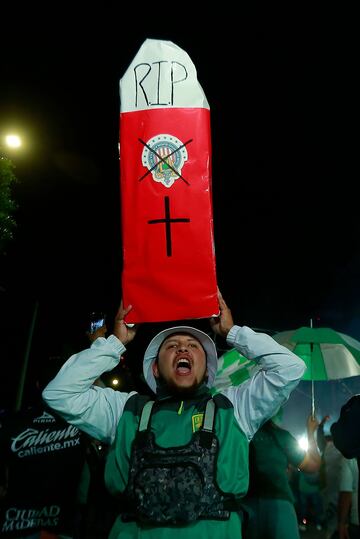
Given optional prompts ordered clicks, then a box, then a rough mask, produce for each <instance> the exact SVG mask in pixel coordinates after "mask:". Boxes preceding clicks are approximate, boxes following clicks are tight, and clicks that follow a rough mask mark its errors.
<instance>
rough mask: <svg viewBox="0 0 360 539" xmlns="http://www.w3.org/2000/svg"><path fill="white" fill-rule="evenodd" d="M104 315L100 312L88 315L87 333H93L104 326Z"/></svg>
mask: <svg viewBox="0 0 360 539" xmlns="http://www.w3.org/2000/svg"><path fill="white" fill-rule="evenodd" d="M105 318H106V317H105V314H104V313H101V312H96V311H94V312H92V313H91V315H90V325H89V332H90V333H95V331H97V330H98V329H99V328H102V327H103V326H104V325H105Z"/></svg>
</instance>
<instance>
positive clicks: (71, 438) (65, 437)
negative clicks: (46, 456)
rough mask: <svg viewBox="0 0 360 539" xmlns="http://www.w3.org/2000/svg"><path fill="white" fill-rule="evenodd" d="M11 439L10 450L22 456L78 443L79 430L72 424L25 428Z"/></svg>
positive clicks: (38, 453)
mask: <svg viewBox="0 0 360 539" xmlns="http://www.w3.org/2000/svg"><path fill="white" fill-rule="evenodd" d="M11 440H12V443H11V446H10V449H11V451H12V452H13V453H16V454H17V456H18V457H19V458H24V457H29V456H32V455H40V454H42V453H49V452H52V451H60V450H63V449H64V450H65V449H69V448H72V447H75V446H77V445H80V432H79V429H78V428H77V427H74V426H73V425H68V426H67V427H65V428H63V429H53V430H51V429H50V428H46V429H44V430H40V429H35V428H27V429H25V430H23V431H22V432H20V433H19V434H18V435H17V436H15V437H13V438H11Z"/></svg>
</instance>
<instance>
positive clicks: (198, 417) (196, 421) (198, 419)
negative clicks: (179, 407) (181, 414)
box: [191, 414, 204, 432]
mask: <svg viewBox="0 0 360 539" xmlns="http://www.w3.org/2000/svg"><path fill="white" fill-rule="evenodd" d="M203 419H204V414H195V415H193V416H192V418H191V421H192V431H193V432H195V431H197V430H199V428H200V427H201V426H202V424H203Z"/></svg>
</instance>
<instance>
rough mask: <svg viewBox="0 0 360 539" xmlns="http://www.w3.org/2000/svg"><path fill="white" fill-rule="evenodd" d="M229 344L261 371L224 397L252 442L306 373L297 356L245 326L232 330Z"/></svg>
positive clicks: (227, 390) (271, 339)
mask: <svg viewBox="0 0 360 539" xmlns="http://www.w3.org/2000/svg"><path fill="white" fill-rule="evenodd" d="M227 342H228V344H229V345H230V346H233V347H235V348H236V350H238V352H240V353H241V354H242V355H243V356H245V357H246V358H247V359H251V360H254V361H256V362H257V363H258V367H259V369H258V370H257V372H255V374H254V375H253V376H252V377H251V378H250V379H249V380H246V381H245V382H243V383H242V384H240V385H239V386H236V387H234V386H233V387H229V388H227V389H225V390H223V391H221V393H222V394H223V395H226V397H227V398H228V399H229V400H230V401H231V403H232V405H233V406H234V415H235V418H236V420H237V422H238V423H239V425H240V428H241V430H242V431H243V432H244V433H245V434H246V436H247V437H248V439H249V440H251V438H252V437H253V436H254V434H255V432H256V431H257V430H258V429H259V427H260V426H261V425H262V424H263V423H264V422H265V421H266V420H267V419H269V418H270V417H272V416H273V415H274V414H275V412H276V411H277V410H278V408H279V407H280V406H281V405H282V404H283V403H284V402H285V401H286V400H287V399H288V398H289V395H290V393H291V391H292V390H293V389H294V388H295V387H296V386H297V384H298V383H299V381H300V379H301V377H302V375H303V374H304V372H305V370H306V366H305V363H304V362H303V360H302V359H300V358H299V357H298V356H297V355H295V354H293V352H290V350H288V349H287V348H285V347H284V346H282V345H280V344H279V343H277V342H276V341H275V340H274V339H273V338H272V337H270V336H269V335H266V334H265V333H256V332H255V331H253V330H252V329H250V328H248V327H246V326H243V327H239V326H234V327H232V328H231V330H230V332H229V334H228V336H227Z"/></svg>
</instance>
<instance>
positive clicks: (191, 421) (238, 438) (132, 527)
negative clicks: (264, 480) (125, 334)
mask: <svg viewBox="0 0 360 539" xmlns="http://www.w3.org/2000/svg"><path fill="white" fill-rule="evenodd" d="M209 397H210V393H209V392H208V391H201V392H199V394H198V396H197V397H196V398H190V399H187V400H184V401H181V400H178V399H175V398H164V399H162V400H161V403H160V405H159V406H158V407H157V408H156V411H155V413H154V414H153V416H152V419H151V427H152V430H153V431H154V434H155V440H156V443H157V444H158V445H159V446H161V447H165V448H166V447H175V446H181V445H186V444H188V443H189V442H190V440H191V437H192V434H193V432H195V431H196V430H197V429H198V428H199V427H200V426H201V425H202V419H203V415H204V410H205V406H206V401H207V400H208V398H209ZM220 397H221V398H219V399H218V400H217V399H216V397H214V399H215V401H217V412H216V418H215V433H216V435H217V437H218V439H219V446H220V448H219V455H218V463H217V482H218V486H219V488H220V489H221V490H222V491H224V492H229V493H232V494H234V495H235V496H236V498H239V499H240V498H242V496H244V494H245V493H246V491H247V488H248V482H249V471H248V441H247V438H246V436H245V434H244V433H243V432H242V430H241V429H240V427H239V425H238V423H237V421H236V419H235V417H234V413H233V407H232V405H231V403H230V402H229V401H228V400H227V399H226V398H224V397H222V396H220ZM146 400H147V399H146V397H145V398H144V397H140V396H137V397H136V398H134V399H129V401H128V403H127V404H128V405H127V406H125V410H124V413H123V415H122V417H121V419H120V421H119V424H118V429H117V434H116V439H115V442H114V444H113V446H112V448H111V450H110V452H109V455H108V459H107V464H106V469H105V481H106V484H107V487H108V488H109V490H110V492H112V493H113V494H115V495H116V494H119V493H122V492H123V491H124V490H125V487H126V485H127V482H128V472H129V462H130V454H131V445H132V442H133V440H134V438H135V435H136V432H137V429H138V425H139V420H140V416H141V411H142V408H143V405H144V403H145V402H146ZM120 511H121V507H120V508H119V512H120ZM169 534H171V538H172V539H183V538H184V539H185V538H186V539H189V538H192V537H194V538H195V537H196V538H197V539H198V537H199V536H204V537H206V536H208V535H209V536H211V537H214V538H215V539H227V538H229V537H238V538H241V517H240V516H239V515H238V514H237V513H232V514H231V517H230V519H229V520H227V521H216V520H199V521H196V522H194V523H191V524H187V525H184V526H179V525H177V526H161V527H152V526H149V525H147V526H145V525H140V524H137V523H135V522H126V523H125V522H122V521H121V517H120V516H119V517H118V519H117V520H116V522H115V524H114V527H113V530H112V532H111V534H110V537H111V539H118V538H119V539H120V537H121V539H127V538H129V539H130V538H131V539H133V538H134V537H141V538H144V539H162V538H165V537H166V538H167V537H169Z"/></svg>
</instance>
